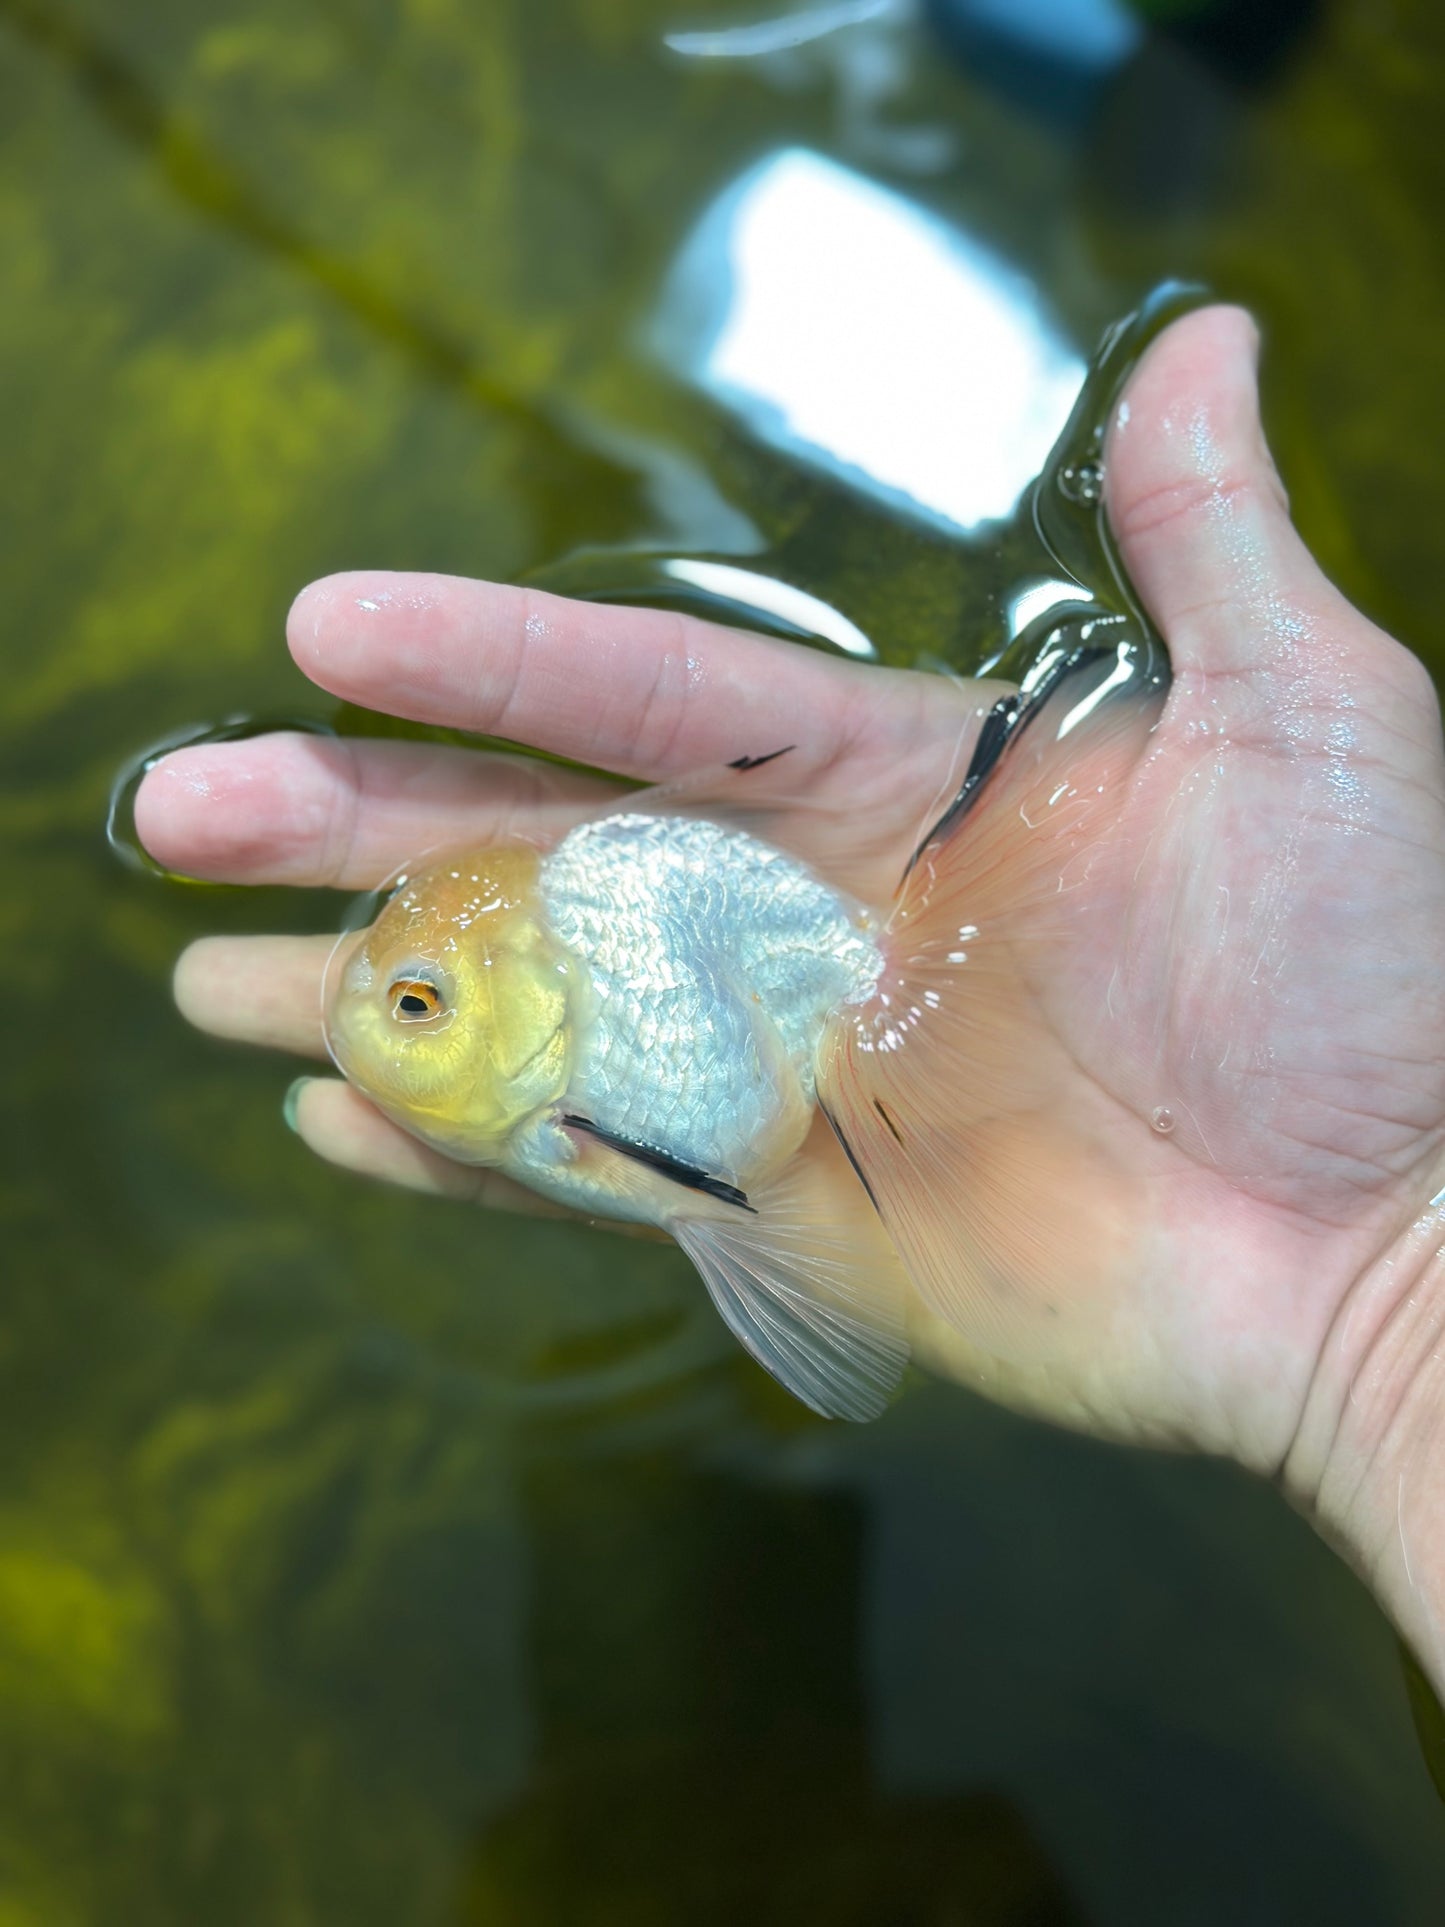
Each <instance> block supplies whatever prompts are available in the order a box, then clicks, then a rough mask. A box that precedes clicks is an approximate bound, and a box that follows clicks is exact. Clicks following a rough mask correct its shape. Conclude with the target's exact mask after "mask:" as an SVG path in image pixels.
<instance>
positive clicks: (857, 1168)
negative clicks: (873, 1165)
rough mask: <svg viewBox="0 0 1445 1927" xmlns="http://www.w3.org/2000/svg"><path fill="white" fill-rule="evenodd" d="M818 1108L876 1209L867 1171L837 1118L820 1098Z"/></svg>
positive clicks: (876, 1202)
mask: <svg viewBox="0 0 1445 1927" xmlns="http://www.w3.org/2000/svg"><path fill="white" fill-rule="evenodd" d="M818 1109H819V1110H820V1111H821V1112H822V1113H823V1115H824V1117H825V1118H827V1120H828V1124H829V1126H830V1128H831V1130H832V1132H833V1135H834V1137H835V1138H837V1140H838V1142H839V1144H840V1145H842V1147H843V1155H844V1157H845V1158H847V1160H848V1162H849V1164H850V1165H851V1166H852V1167H853V1175H854V1177H855V1178H857V1180H858V1182H859V1183H860V1184H861V1185H862V1187H863V1189H864V1190H865V1191H866V1192H867V1193H868V1202H869V1204H871V1205H872V1207H873V1209H874V1210H875V1211H878V1200H877V1198H876V1197H875V1196H874V1193H873V1186H872V1185H871V1184H870V1183H869V1182H868V1176H867V1173H866V1172H865V1171H864V1169H863V1166H862V1165H861V1164H860V1163H859V1162H858V1159H857V1157H856V1155H855V1154H854V1150H853V1146H852V1145H851V1144H850V1143H849V1142H848V1140H847V1138H845V1137H844V1135H843V1133H842V1131H841V1129H840V1128H839V1125H838V1120H837V1118H836V1117H834V1115H833V1113H832V1112H831V1111H830V1110H829V1109H828V1107H827V1105H826V1104H825V1103H824V1102H823V1100H822V1099H821V1098H819V1099H818ZM878 1215H879V1216H880V1217H881V1216H882V1215H883V1214H882V1212H881V1211H879V1212H878Z"/></svg>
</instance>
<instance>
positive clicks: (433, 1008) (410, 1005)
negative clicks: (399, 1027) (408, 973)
mask: <svg viewBox="0 0 1445 1927" xmlns="http://www.w3.org/2000/svg"><path fill="white" fill-rule="evenodd" d="M387 1001H388V1003H389V1004H390V1005H391V1014H392V1016H393V1017H395V1018H398V1019H399V1020H400V1021H401V1022H402V1023H403V1024H421V1023H425V1021H426V1020H427V1018H428V1017H435V1016H436V1015H437V1014H438V1012H439V1011H440V1010H441V1007H442V998H441V992H440V991H439V990H438V989H437V987H436V985H435V984H431V983H428V982H427V980H426V978H425V977H398V978H397V980H396V982H395V983H394V984H393V985H392V986H391V989H390V990H389V991H388V992H387Z"/></svg>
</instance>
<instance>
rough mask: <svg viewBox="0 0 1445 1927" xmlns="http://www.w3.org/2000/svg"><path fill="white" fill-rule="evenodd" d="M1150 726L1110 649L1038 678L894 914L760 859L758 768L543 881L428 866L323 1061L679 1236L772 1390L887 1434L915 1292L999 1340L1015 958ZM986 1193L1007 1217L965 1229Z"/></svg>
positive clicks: (505, 870) (563, 1198) (1008, 704)
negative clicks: (978, 1187)
mask: <svg viewBox="0 0 1445 1927" xmlns="http://www.w3.org/2000/svg"><path fill="white" fill-rule="evenodd" d="M1160 693H1161V682H1160V678H1159V676H1158V675H1157V674H1145V673H1142V672H1141V669H1140V666H1139V665H1138V664H1137V663H1136V662H1134V661H1133V659H1132V658H1131V657H1130V656H1129V655H1128V653H1127V651H1125V650H1123V649H1121V650H1119V651H1117V652H1116V651H1115V650H1112V649H1110V650H1107V651H1104V650H1099V649H1089V648H1080V649H1075V650H1073V651H1072V652H1069V653H1066V654H1058V655H1056V656H1055V657H1054V658H1052V659H1049V660H1046V661H1045V662H1044V663H1043V664H1041V665H1040V667H1039V669H1038V670H1037V671H1036V672H1035V673H1034V675H1033V676H1032V677H1031V678H1030V679H1029V680H1028V681H1026V683H1025V685H1024V688H1023V690H1022V691H1021V692H1020V695H1019V696H1018V697H1010V698H1007V699H1005V700H1004V701H1003V702H1002V703H1000V704H998V705H996V707H995V709H994V710H993V711H992V713H991V714H990V715H989V717H988V718H987V719H986V721H985V724H984V728H983V731H982V734H981V736H980V738H979V741H978V744H977V747H976V749H975V752H974V755H973V760H972V762H971V764H970V766H969V769H968V773H967V775H966V777H965V779H964V782H963V784H962V787H961V789H960V790H959V792H958V794H957V795H956V796H955V797H954V799H953V800H952V802H951V803H950V804H949V807H948V808H947V809H946V810H945V811H944V812H943V814H942V816H941V818H940V820H939V821H938V823H937V824H936V825H935V826H934V828H933V829H932V830H931V831H930V832H929V833H928V835H927V836H926V837H924V839H923V841H922V843H921V845H920V847H919V849H918V850H917V852H916V853H915V855H914V857H913V858H912V860H911V861H910V863H909V864H908V866H907V869H906V872H905V874H904V876H903V878H902V881H901V883H900V886H899V889H898V892H897V895H896V897H895V899H894V902H893V904H892V906H891V908H887V909H884V908H880V907H878V906H870V905H867V904H864V903H860V902H858V901H856V900H854V899H853V898H852V897H850V896H849V895H847V894H846V893H845V892H843V891H841V890H838V889H835V888H833V887H832V886H831V885H830V884H828V883H827V882H826V881H824V880H823V879H822V878H820V877H819V876H817V875H815V874H814V873H813V871H812V870H811V869H810V868H809V867H808V866H807V864H805V863H804V862H803V861H801V860H800V859H799V858H798V857H797V856H795V855H792V854H789V853H788V852H787V851H786V850H785V849H783V848H779V847H776V846H775V844H774V843H773V842H772V841H770V840H765V839H764V838H763V837H761V836H759V835H757V834H754V833H753V830H752V829H751V828H748V827H740V826H739V812H743V811H745V810H746V807H747V791H746V785H747V770H746V768H740V769H737V770H736V772H735V773H729V774H728V775H726V776H725V777H724V778H723V779H722V780H721V781H720V783H719V784H718V785H715V786H714V787H713V788H712V789H711V790H710V792H709V793H708V794H707V796H706V797H705V798H703V799H702V800H698V797H697V795H696V793H694V794H693V795H692V796H691V797H690V798H687V799H684V800H683V801H681V802H679V800H678V799H677V798H676V797H669V796H667V795H666V794H665V793H662V792H653V793H651V794H650V795H649V793H646V792H644V793H643V794H641V795H640V796H638V797H636V798H633V799H630V800H629V801H628V802H627V803H626V805H625V806H624V807H622V808H621V809H618V810H616V811H615V812H614V813H612V814H610V815H602V816H598V817H596V818H594V819H593V820H591V821H587V822H583V823H582V824H580V825H579V826H578V827H577V828H575V829H573V830H571V831H570V832H569V833H568V834H567V835H565V836H564V837H563V838H562V839H561V841H560V842H558V843H557V844H556V845H555V846H554V847H552V848H550V849H546V850H539V849H537V848H535V847H532V846H530V845H528V844H525V843H516V842H514V843H509V844H504V845H500V846H498V847H494V848H489V849H483V850H468V851H465V852H460V853H457V854H455V855H452V856H450V857H448V858H446V859H444V860H441V861H432V862H430V863H429V864H428V866H427V867H426V868H424V869H422V870H420V871H419V872H418V873H416V874H414V875H411V876H408V877H407V878H405V879H404V880H403V882H402V883H401V884H400V885H399V886H398V887H397V888H396V889H395V891H394V893H393V895H392V896H391V897H390V899H389V901H388V902H387V903H386V904H385V906H384V907H383V909H382V910H381V912H380V914H379V915H378V917H377V918H376V921H375V922H374V923H373V924H372V925H371V927H370V928H369V929H367V930H364V931H362V932H361V933H359V935H357V936H355V937H352V938H349V939H345V940H343V942H342V943H341V944H340V945H339V946H338V949H337V952H336V954H335V956H334V958H333V962H332V967H331V970H330V972H329V974H328V987H327V993H326V1023H327V1037H328V1043H329V1045H330V1048H331V1051H332V1054H333V1056H334V1057H335V1060H336V1062H337V1064H338V1065H339V1067H340V1068H341V1070H342V1071H343V1073H344V1074H345V1075H346V1077H348V1078H349V1079H350V1080H351V1082H352V1083H353V1084H355V1085H356V1086H357V1087H358V1088H359V1089H360V1090H361V1091H362V1092H364V1093H365V1095H366V1096H367V1097H369V1098H370V1099H371V1100H372V1102H373V1103H375V1104H376V1105H377V1106H378V1107H379V1108H380V1109H381V1110H382V1111H384V1112H385V1113H386V1114H387V1116H389V1117H391V1118H393V1119H394V1120H395V1121H396V1122H398V1123H399V1124H401V1125H403V1126H404V1127H405V1128H406V1129H407V1130H409V1131H411V1132H413V1133H414V1134H415V1135H416V1136H418V1137H419V1138H421V1139H423V1140H424V1141H425V1142H426V1143H428V1144H430V1145H432V1146H434V1147H435V1148H436V1149H437V1150H440V1151H442V1152H444V1153H446V1154H448V1155H449V1156H451V1157H453V1158H457V1159H460V1160H463V1161H465V1162H469V1163H476V1164H486V1165H491V1166H495V1167H496V1168H498V1169H500V1170H502V1171H505V1172H507V1173H508V1174H509V1175H510V1176H511V1177H513V1178H516V1179H519V1180H520V1181H521V1182H522V1183H524V1184H526V1185H530V1186H531V1187H532V1188H533V1189H535V1190H536V1191H539V1192H542V1193H544V1194H545V1195H546V1196H548V1197H550V1198H553V1199H557V1200H559V1201H560V1202H562V1203H563V1204H565V1205H569V1206H572V1207H574V1208H575V1209H576V1210H578V1211H581V1212H583V1213H586V1214H589V1215H594V1216H611V1217H617V1218H630V1219H635V1220H641V1221H644V1222H646V1223H648V1224H652V1225H657V1226H660V1227H662V1228H663V1229H665V1230H666V1231H668V1232H669V1233H671V1235H672V1236H673V1237H674V1238H675V1239H676V1240H677V1242H678V1243H679V1244H680V1245H681V1246H682V1247H683V1249H684V1250H685V1251H686V1252H687V1254H688V1256H689V1257H690V1258H691V1259H692V1261H693V1263H694V1264H695V1265H696V1266H697V1269H698V1271H699V1272H700V1273H701V1274H702V1277H703V1279H704V1281H705V1282H706V1285H707V1287H708V1290H709V1291H710V1292H711V1294H712V1296H713V1298H714V1300H715V1302H716V1304H717V1306H718V1309H719V1310H720V1311H721V1313H722V1315H723V1317H724V1318H725V1319H726V1321H727V1323H728V1324H729V1325H730V1326H731V1328H732V1330H733V1331H734V1332H735V1334H736V1335H737V1336H738V1338H739V1339H740V1340H741V1341H742V1343H743V1344H744V1345H745V1346H746V1347H747V1348H748V1350H749V1351H750V1352H751V1353H752V1354H753V1356H754V1357H755V1358H756V1359H757V1360H758V1361H759V1362H760V1363H761V1364H762V1365H764V1366H765V1367H766V1368H767V1369H768V1370H769V1371H771V1372H772V1373H773V1374H774V1375H775V1376H776V1377H777V1378H778V1379H780V1380H781V1382H782V1383H783V1384H784V1385H786V1386H787V1387H788V1388H789V1389H790V1390H791V1391H793V1392H794V1393H796V1394H797V1396H798V1397H800V1398H801V1399H803V1400H805V1401H806V1403H807V1404H809V1405H811V1406H812V1407H813V1408H814V1409H815V1410H817V1411H820V1412H823V1413H825V1414H828V1415H830V1416H840V1417H847V1418H866V1417H870V1416H872V1415H873V1414H875V1413H876V1412H878V1411H879V1410H880V1409H881V1408H882V1406H883V1405H884V1404H885V1403H886V1401H887V1398H888V1396H889V1394H890V1392H891V1391H892V1389H893V1387H894V1385H895V1384H896V1382H897V1380H898V1378H899V1376H900V1375H901V1373H902V1371H903V1367H904V1365H905V1363H906V1360H907V1357H908V1351H909V1339H908V1331H907V1317H906V1312H905V1305H906V1303H907V1301H908V1297H909V1293H908V1285H909V1283H910V1282H911V1283H912V1284H913V1285H914V1286H915V1287H916V1288H917V1291H918V1293H919V1294H920V1295H921V1297H922V1300H923V1301H924V1303H925V1304H927V1305H929V1306H931V1307H932V1308H933V1309H934V1312H935V1313H936V1314H937V1315H938V1316H940V1317H942V1318H944V1319H949V1318H955V1319H957V1318H958V1315H959V1312H960V1308H963V1309H965V1310H966V1312H967V1314H968V1316H969V1318H970V1319H971V1321H972V1326H973V1328H974V1329H978V1327H979V1321H980V1318H982V1320H983V1324H984V1328H985V1329H987V1328H988V1325H989V1321H990V1320H992V1321H993V1324H994V1325H995V1326H998V1327H1000V1328H1001V1327H1002V1326H1003V1325H1004V1324H1006V1322H1007V1318H1008V1315H1009V1313H1008V1306H1007V1293H1006V1291H1005V1290H1003V1289H1001V1288H1000V1287H999V1284H998V1279H999V1276H1000V1275H1001V1274H1002V1271H1003V1269H1004V1267H1003V1260H1002V1255H1001V1254H1002V1252H1003V1248H1004V1246H1005V1245H1009V1253H1008V1256H1009V1261H1010V1263H1015V1264H1016V1263H1017V1261H1018V1251H1019V1248H1020V1247H1019V1239H1018V1237H1017V1235H1015V1233H1013V1232H1011V1230H1010V1225H1009V1218H1010V1214H1011V1213H1012V1214H1018V1215H1020V1216H1021V1219H1022V1220H1023V1221H1025V1222H1026V1220H1027V1215H1028V1196H1027V1193H1028V1187H1029V1185H1030V1184H1031V1183H1032V1182H1033V1179H1032V1178H1031V1176H1030V1173H1029V1172H1028V1170H1027V1169H1024V1168H1019V1169H1017V1170H1013V1176H1012V1178H1010V1177H1009V1175H1008V1174H1009V1172H1010V1170H1012V1169H1013V1167H1011V1166H1010V1164H1009V1161H1008V1155H1007V1151H1006V1149H1005V1151H1004V1152H1003V1153H1002V1155H1001V1153H1000V1148H999V1147H1000V1144H1006V1139H1007V1131H1008V1119H1009V1118H1010V1116H1012V1115H1014V1114H1016V1113H1017V1111H1018V1109H1019V1092H1018V1091H1017V1089H1016V1088H1015V1086H1016V1083H1017V1079H1018V1078H1019V1077H1020V1076H1024V1077H1026V1076H1027V1070H1026V1069H1024V1068H1021V1067H1020V1066H1019V1065H1018V1064H1017V1063H1016V1061H1015V1053H1014V1052H1013V1051H1012V1048H1011V1045H1010V1044H1009V1041H1008V1040H1009V1039H1011V1038H1013V1037H1015V1036H1016V1035H1017V1023H1018V1017H1017V1011H1016V1009H1015V1008H1013V1006H1016V1004H1017V1000H1018V998H1019V997H1020V996H1022V995H1026V994H1027V992H1026V989H1025V987H1024V986H1023V985H1022V982H1021V977H1020V971H1021V968H1022V967H1023V964H1024V962H1025V961H1026V960H1025V959H1024V958H1023V956H1022V955H1021V947H1022V946H1023V945H1024V943H1025V939H1026V942H1027V944H1029V945H1033V944H1038V943H1040V942H1048V941H1054V940H1058V939H1059V938H1060V937H1066V935H1067V910H1068V904H1069V900H1070V899H1069V891H1068V889H1067V887H1066V882H1067V879H1068V877H1069V875H1070V872H1071V868H1073V869H1076V868H1077V866H1078V864H1079V863H1080V861H1081V860H1082V861H1085V862H1086V861H1087V858H1088V851H1089V849H1090V847H1092V846H1093V845H1094V844H1095V842H1096V841H1097V839H1098V837H1099V835H1100V833H1101V832H1102V831H1103V830H1104V829H1105V828H1107V825H1108V823H1109V821H1110V820H1112V816H1113V814H1114V811H1115V809H1116V808H1117V803H1118V799H1119V796H1120V793H1121V789H1122V785H1123V782H1124V781H1125V779H1126V778H1127V776H1128V773H1129V771H1130V770H1131V769H1132V768H1133V766H1134V765H1135V763H1136V762H1137V760H1138V757H1139V754H1140V751H1141V748H1142V745H1143V742H1144V739H1145V737H1146V736H1147V734H1148V731H1149V729H1150V728H1151V727H1152V725H1153V721H1154V718H1155V716H1156V714H1157V709H1158V697H1159V695H1160ZM745 760H746V759H745ZM743 821H744V822H746V821H747V819H746V817H745V816H744V817H743ZM1011 1000H1012V1004H1011ZM1005 1011H1009V1012H1010V1013H1011V1014H1010V1015H1009V1021H1008V1022H1007V1023H1004V1022H1002V1021H999V1020H1000V1017H1001V1013H1004V1012H1005ZM1023 1100H1024V1102H1025V1103H1028V1102H1030V1101H1031V1099H1030V1095H1029V1093H1027V1092H1025V1093H1024V1094H1023ZM994 1127H996V1129H994ZM991 1129H994V1135H993V1136H992V1137H991V1135H990V1133H991ZM981 1159H990V1160H992V1163H993V1165H994V1167H996V1169H997V1171H998V1172H999V1173H1001V1174H1002V1175H1001V1176H1000V1178H999V1182H998V1183H997V1184H996V1185H995V1186H994V1188H993V1191H992V1193H991V1195H992V1196H993V1197H994V1198H995V1200H996V1208H995V1210H994V1211H993V1212H992V1213H991V1214H989V1217H990V1221H989V1222H980V1214H979V1213H978V1211H977V1210H975V1211H974V1212H972V1214H971V1215H968V1218H967V1222H960V1221H959V1214H958V1212H957V1211H956V1210H955V1209H953V1208H952V1207H953V1199H954V1196H955V1194H956V1193H957V1192H958V1189H959V1185H958V1182H957V1173H958V1172H959V1171H960V1170H962V1169H963V1168H965V1167H966V1166H968V1165H970V1164H972V1165H974V1166H975V1167H976V1166H977V1164H978V1161H979V1160H981ZM1025 1162H1026V1160H1025ZM993 1219H996V1220H997V1222H993V1221H992V1220H993ZM1011 1239H1012V1243H1011V1244H1010V1240H1011ZM1026 1247H1027V1237H1026V1233H1025V1236H1024V1239H1023V1249H1024V1252H1025V1258H1026Z"/></svg>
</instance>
